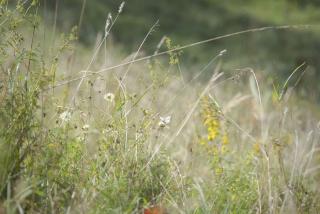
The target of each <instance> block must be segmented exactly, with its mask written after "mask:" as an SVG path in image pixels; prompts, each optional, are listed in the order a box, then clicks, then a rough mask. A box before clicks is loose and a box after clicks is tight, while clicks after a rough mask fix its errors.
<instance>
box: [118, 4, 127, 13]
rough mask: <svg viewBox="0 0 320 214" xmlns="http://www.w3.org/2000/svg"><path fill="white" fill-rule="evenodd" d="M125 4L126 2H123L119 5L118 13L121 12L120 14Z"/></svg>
mask: <svg viewBox="0 0 320 214" xmlns="http://www.w3.org/2000/svg"><path fill="white" fill-rule="evenodd" d="M125 3H126V2H124V1H123V2H122V3H121V4H120V6H119V10H118V13H121V12H122V10H123V7H124V4H125Z"/></svg>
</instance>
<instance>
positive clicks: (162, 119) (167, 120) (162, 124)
mask: <svg viewBox="0 0 320 214" xmlns="http://www.w3.org/2000/svg"><path fill="white" fill-rule="evenodd" d="M170 122H171V116H167V117H161V116H160V121H159V124H158V125H159V126H160V127H161V128H164V127H166V126H168V125H169V124H170Z"/></svg>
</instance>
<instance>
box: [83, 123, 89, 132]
mask: <svg viewBox="0 0 320 214" xmlns="http://www.w3.org/2000/svg"><path fill="white" fill-rule="evenodd" d="M89 128H90V125H89V124H85V125H84V126H83V127H82V130H84V131H87V130H88V129H89Z"/></svg>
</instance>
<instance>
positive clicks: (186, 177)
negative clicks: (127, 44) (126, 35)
mask: <svg viewBox="0 0 320 214" xmlns="http://www.w3.org/2000/svg"><path fill="white" fill-rule="evenodd" d="M26 4H27V3H25V4H22V3H21V2H20V3H18V6H17V7H16V9H15V10H12V9H11V10H10V9H9V7H8V5H7V2H6V1H1V3H0V6H1V16H0V23H1V26H0V27H1V34H2V35H3V36H2V38H1V40H0V41H1V55H0V61H1V73H0V81H1V85H0V86H1V93H0V95H1V96H0V101H1V103H0V213H165V212H167V213H317V211H318V210H319V208H320V207H319V204H320V203H319V202H320V198H319V196H320V194H319V190H318V189H319V163H320V161H319V157H320V156H319V151H320V150H319V148H320V147H319V137H320V136H319V135H320V130H319V124H318V121H319V114H318V111H317V110H312V107H313V106H316V104H312V103H310V102H307V101H305V102H304V101H301V100H299V97H298V96H297V95H296V94H295V91H294V90H292V88H288V90H284V89H282V90H281V91H277V90H276V89H273V87H272V84H273V83H272V82H270V81H268V77H267V76H264V74H263V73H262V72H260V71H254V70H253V69H249V68H246V69H242V70H237V71H232V72H231V71H230V72H225V73H223V72H222V70H223V67H222V58H223V57H224V54H225V51H222V52H220V53H218V54H217V56H215V57H213V60H211V61H210V62H209V63H208V65H206V66H204V68H203V69H200V71H199V72H198V74H199V75H201V74H202V73H203V72H206V73H207V74H210V75H211V76H212V77H211V79H210V80H209V81H199V80H198V77H199V75H198V74H197V75H196V76H194V77H192V76H187V75H186V74H185V73H184V71H183V70H182V69H183V68H181V67H180V61H179V57H180V55H181V52H179V53H175V54H169V56H168V59H163V60H158V59H156V58H150V59H149V60H148V61H145V62H143V61H140V62H137V63H127V62H131V61H133V60H134V59H135V58H136V57H137V56H139V54H140V53H139V52H137V53H135V54H133V56H130V57H128V58H127V59H125V60H124V61H122V62H120V63H119V64H121V63H124V64H126V66H119V67H117V68H116V69H113V70H108V69H106V71H107V72H105V73H101V72H99V73H95V72H93V71H94V70H99V69H100V70H103V69H104V68H105V67H107V68H108V67H109V66H112V64H114V63H118V62H117V61H118V59H119V56H117V50H116V49H111V50H109V49H108V52H110V53H112V54H109V55H110V56H108V60H106V58H105V54H104V53H106V52H107V51H106V49H105V50H103V48H101V47H103V44H104V43H105V42H106V38H107V36H108V34H109V31H110V30H111V27H110V26H112V25H113V24H114V23H110V22H111V21H112V20H111V19H110V20H109V24H108V27H106V33H105V36H104V37H103V38H102V39H101V40H100V41H98V45H97V47H95V49H94V51H93V52H94V54H93V57H91V58H89V57H88V54H87V52H89V51H88V50H86V51H83V50H84V49H83V48H82V47H81V46H80V45H79V44H77V43H76V39H77V29H76V28H74V29H73V30H72V31H71V33H70V34H68V35H64V36H62V37H61V38H59V39H57V38H54V39H53V41H47V40H46V39H43V38H44V37H43V35H47V34H45V32H47V31H50V29H49V30H48V29H47V28H46V27H44V25H42V24H41V22H40V21H39V18H38V16H36V15H34V14H35V13H36V11H37V2H36V1H33V2H32V3H31V4H30V5H26ZM121 7H123V5H122V6H121ZM121 11H122V9H121ZM121 11H120V9H119V13H121ZM30 38H31V39H30ZM164 43H166V45H167V48H168V49H169V50H170V49H175V48H176V47H173V46H172V42H171V40H169V39H164ZM101 49H102V50H101ZM82 51H83V52H85V54H83V55H80V54H79V53H81V52H82ZM169 53H171V52H169ZM118 55H120V56H121V54H118ZM85 61H89V65H85V64H84V62H85ZM84 67H85V68H86V69H85V70H84V71H83V68H84ZM213 68H214V69H213ZM79 71H82V72H79ZM189 73H191V72H189ZM194 73H195V72H194ZM88 74H90V75H88ZM69 79H77V80H78V81H68V80H69ZM196 80H197V81H196ZM61 82H63V83H67V84H60V83H61ZM262 83H263V84H262ZM287 84H288V81H287V82H286V83H285V86H286V88H287ZM54 86H59V87H54ZM314 108H315V109H316V107H314Z"/></svg>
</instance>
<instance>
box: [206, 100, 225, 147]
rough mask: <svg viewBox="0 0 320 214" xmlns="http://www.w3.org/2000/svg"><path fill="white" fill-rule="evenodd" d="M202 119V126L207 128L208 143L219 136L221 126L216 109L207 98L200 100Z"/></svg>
mask: <svg viewBox="0 0 320 214" xmlns="http://www.w3.org/2000/svg"><path fill="white" fill-rule="evenodd" d="M202 117H203V119H204V122H203V124H204V125H205V126H206V128H207V132H208V141H213V140H215V139H216V138H217V137H218V136H219V134H220V133H219V131H220V129H221V124H220V120H219V110H218V107H217V106H216V105H215V104H214V103H212V102H210V100H209V97H204V98H203V99H202Z"/></svg>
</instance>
